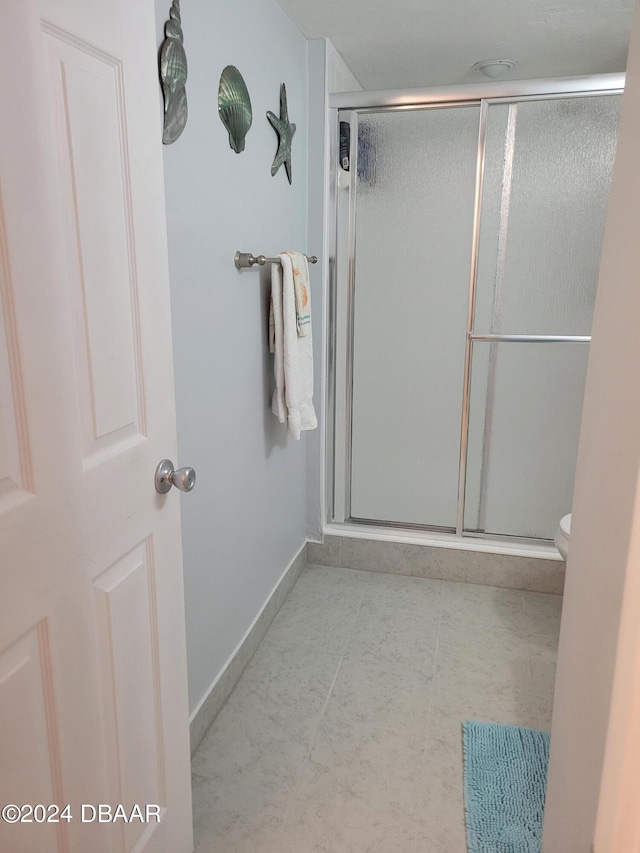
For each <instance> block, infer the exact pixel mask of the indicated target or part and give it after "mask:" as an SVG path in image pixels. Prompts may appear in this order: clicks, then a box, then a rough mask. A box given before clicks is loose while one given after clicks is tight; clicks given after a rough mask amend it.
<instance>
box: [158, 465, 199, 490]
mask: <svg viewBox="0 0 640 853" xmlns="http://www.w3.org/2000/svg"><path fill="white" fill-rule="evenodd" d="M155 484H156V491H157V492H160V494H161V495H165V494H166V493H167V492H168V491H169V489H170V488H171V486H175V487H176V489H180V491H181V492H190V491H191V489H192V488H193V487H194V486H195V484H196V472H195V468H178V470H177V471H174V468H173V462H172V461H171V460H170V459H163V460H162V462H161V463H160V464H159V465H158V467H157V468H156V477H155Z"/></svg>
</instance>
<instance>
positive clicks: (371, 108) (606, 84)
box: [325, 73, 625, 539]
mask: <svg viewBox="0 0 640 853" xmlns="http://www.w3.org/2000/svg"><path fill="white" fill-rule="evenodd" d="M624 86H625V74H624V73H616V74H597V75H589V76H583V77H565V78H547V79H541V80H509V81H503V82H498V83H495V82H483V83H478V84H467V85H463V86H436V87H431V88H421V89H417V88H416V89H405V90H379V91H360V92H344V93H337V94H331V95H329V107H330V109H331V111H332V113H335V115H336V117H337V116H338V115H339V114H340V113H341V112H343V111H345V112H346V113H351V115H350V118H349V119H347V120H348V121H349V123H350V125H351V146H350V149H351V150H350V155H351V164H352V166H351V168H352V170H353V171H354V172H355V173H356V174H357V155H358V146H357V139H358V115H359V114H367V113H370V112H376V113H377V112H387V111H402V110H414V109H429V108H438V107H447V106H448V107H453V106H462V105H465V104H466V105H471V104H476V105H478V106H479V107H480V120H479V132H478V155H477V164H476V187H475V199H474V225H473V236H472V245H471V256H472V257H471V276H470V278H471V281H470V287H469V304H468V318H467V333H466V338H465V370H464V383H463V401H462V417H461V440H460V457H459V468H458V505H457V518H456V528H455V534H452V535H455V536H456V537H458V538H460V537H463V536H465V537H468V536H477V535H478V534H476V533H474V532H472V531H465V530H464V513H465V493H466V481H467V455H468V442H469V414H470V412H469V410H470V397H471V393H470V392H471V360H472V355H473V346H474V344H475V343H476V342H482V341H488V342H496V343H497V342H500V343H541V344H542V343H590V341H591V336H590V335H501V334H478V333H476V332H474V321H475V295H476V286H477V264H478V253H479V229H480V214H481V201H482V185H483V177H484V153H485V144H486V130H487V110H488V107H489V104H497V103H518V102H523V101H531V100H547V99H556V98H574V97H578V98H579V97H588V96H589V95H617V94H622V93H623V92H624ZM333 124H334V125H336V126H337V121H334V122H333ZM336 137H337V134H333V135H332V146H336V145H337V138H336ZM331 154H332V159H331V162H337V152H336V151H334V150H332V152H331ZM354 189H355V187H354V184H353V183H352V184H351V185H350V187H349V195H350V200H349V223H348V238H347V254H348V259H347V365H346V367H347V374H346V383H345V391H346V400H345V431H344V439H345V459H344V465H345V483H344V488H345V491H344V513H343V514H344V519H343V522H353V523H363V520H362V519H357V518H354V517H353V516H352V513H351V471H352V456H353V446H352V417H353V407H352V404H353V400H352V396H353V362H354V351H353V344H354V301H355V255H356V239H355V198H354ZM335 201H336V203H337V196H336V198H335ZM336 213H337V211H336ZM335 224H336V230H335V232H334V234H333V236H332V245H331V247H330V249H329V255H330V256H331V257H333V258H334V259H335V256H336V250H337V239H338V235H337V215H336V218H335ZM336 286H337V285H336V268H335V264H333V273H332V281H331V289H330V299H331V301H332V303H333V306H334V309H335V305H336V299H337V294H336ZM334 316H335V315H334ZM335 354H336V339H335V332H334V337H333V339H330V343H329V352H328V371H329V382H328V383H327V400H326V404H327V412H328V418H327V423H328V424H329V423H331V422H333V423H334V427H333V432H332V433H331V434H329V431H327V441H326V466H327V467H326V477H325V482H326V483H327V485H328V486H329V485H330V494H327V509H328V512H327V516H326V521H327V522H328V523H329V524H332V523H336V522H337V523H340V519H337V518H336V517H335V516H336V512H335V494H336V487H337V484H336V481H335V471H336V468H335V463H336V439H337V431H336V426H335V415H336V406H335V393H336V368H337V365H336V358H335ZM366 523H369V524H370V523H372V522H370V521H368V522H366ZM376 523H377V524H378V525H379V526H381V527H382V526H385V525H387V524H391V522H384V521H379V522H376ZM395 526H397V527H408V525H403V524H398V523H395ZM411 526H412V527H413V525H411ZM422 529H424V530H427V531H429V530H432V529H436V528H431V527H430V526H428V525H423V526H422ZM493 538H499V539H512V538H513V537H510V536H495V537H493Z"/></svg>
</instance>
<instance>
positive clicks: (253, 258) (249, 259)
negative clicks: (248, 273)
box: [233, 252, 318, 270]
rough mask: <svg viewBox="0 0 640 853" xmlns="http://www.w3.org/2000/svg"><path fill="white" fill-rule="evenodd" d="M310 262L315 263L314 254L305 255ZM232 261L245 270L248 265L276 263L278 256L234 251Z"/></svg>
mask: <svg viewBox="0 0 640 853" xmlns="http://www.w3.org/2000/svg"><path fill="white" fill-rule="evenodd" d="M305 257H306V258H307V260H308V261H309V263H310V264H317V263H318V258H317V257H316V256H315V255H305ZM233 262H234V264H235V266H236V269H237V270H245V269H249V268H250V267H253V266H255V264H258V266H261V267H263V266H264V265H265V264H278V263H280V258H267V257H266V256H265V255H252V254H251V252H236V253H235V255H234V256H233Z"/></svg>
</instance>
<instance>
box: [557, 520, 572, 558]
mask: <svg viewBox="0 0 640 853" xmlns="http://www.w3.org/2000/svg"><path fill="white" fill-rule="evenodd" d="M570 534H571V513H569V515H563V516H562V518H561V519H560V524H559V525H558V530H557V532H556V535H555V537H554V540H553V541H554V542H555V543H556V548H557V549H558V551H560V553H561V554H562V559H563V560H566V559H567V553H568V551H569V536H570Z"/></svg>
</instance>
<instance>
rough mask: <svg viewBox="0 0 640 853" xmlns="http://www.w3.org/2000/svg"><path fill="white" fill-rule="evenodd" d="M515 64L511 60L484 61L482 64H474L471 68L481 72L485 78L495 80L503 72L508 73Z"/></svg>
mask: <svg viewBox="0 0 640 853" xmlns="http://www.w3.org/2000/svg"><path fill="white" fill-rule="evenodd" d="M515 64H516V63H515V62H514V60H513V59H484V60H483V61H482V62H476V64H475V65H474V66H473V70H474V71H481V72H482V73H483V74H484V76H485V77H489V78H491V79H492V80H495V78H496V77H500V76H501V75H502V74H504V73H505V71H509V70H510V69H511V68H513V66H514V65H515Z"/></svg>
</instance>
